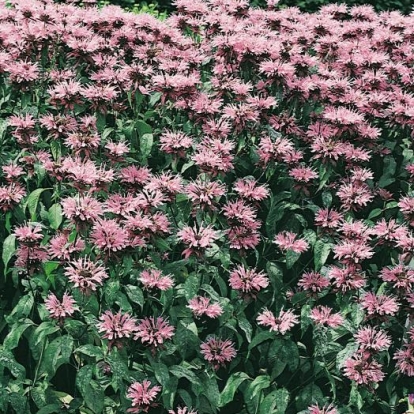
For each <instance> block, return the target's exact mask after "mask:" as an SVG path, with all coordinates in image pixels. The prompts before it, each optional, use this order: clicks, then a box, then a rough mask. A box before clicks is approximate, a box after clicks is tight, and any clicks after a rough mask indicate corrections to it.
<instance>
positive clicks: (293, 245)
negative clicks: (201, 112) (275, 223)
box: [273, 231, 309, 253]
mask: <svg viewBox="0 0 414 414" xmlns="http://www.w3.org/2000/svg"><path fill="white" fill-rule="evenodd" d="M296 237H297V234H295V233H292V232H290V231H284V232H282V233H279V234H277V235H276V237H275V240H274V241H273V243H275V244H277V245H278V246H279V249H280V250H282V252H285V251H287V250H292V251H293V252H295V253H303V252H305V251H306V250H308V248H309V245H308V243H307V242H306V241H305V240H304V239H296Z"/></svg>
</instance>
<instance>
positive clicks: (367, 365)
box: [344, 354, 384, 385]
mask: <svg viewBox="0 0 414 414" xmlns="http://www.w3.org/2000/svg"><path fill="white" fill-rule="evenodd" d="M381 369H382V365H381V364H379V363H378V362H377V361H374V360H370V358H367V357H366V356H364V354H354V355H353V356H352V357H351V358H349V359H347V360H346V361H345V370H344V374H345V376H346V377H348V378H349V379H350V380H352V381H355V382H356V383H357V384H365V385H369V384H371V383H373V382H375V383H377V382H381V381H382V380H383V378H384V373H383V372H382V371H381Z"/></svg>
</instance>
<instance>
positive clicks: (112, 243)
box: [91, 220, 128, 252]
mask: <svg viewBox="0 0 414 414" xmlns="http://www.w3.org/2000/svg"><path fill="white" fill-rule="evenodd" d="M91 239H92V240H93V242H94V244H95V246H97V247H98V248H99V249H100V250H104V251H109V252H112V251H113V252H116V251H118V250H122V249H124V248H125V247H126V246H127V243H128V233H127V231H126V230H125V229H123V228H122V227H120V226H119V225H118V223H117V222H116V221H115V220H100V221H99V222H97V223H95V225H94V226H93V230H92V233H91Z"/></svg>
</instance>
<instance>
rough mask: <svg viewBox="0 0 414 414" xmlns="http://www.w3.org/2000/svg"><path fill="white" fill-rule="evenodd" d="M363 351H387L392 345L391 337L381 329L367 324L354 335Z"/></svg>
mask: <svg viewBox="0 0 414 414" xmlns="http://www.w3.org/2000/svg"><path fill="white" fill-rule="evenodd" d="M354 338H355V341H356V343H357V344H358V345H359V349H360V350H361V351H374V352H379V351H385V350H386V349H388V348H389V346H390V345H391V339H390V337H389V336H388V335H387V334H386V333H385V332H384V331H383V330H381V329H376V328H372V327H370V326H366V327H364V328H360V329H358V331H357V333H356V334H355V335H354Z"/></svg>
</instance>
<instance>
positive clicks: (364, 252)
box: [334, 240, 374, 264]
mask: <svg viewBox="0 0 414 414" xmlns="http://www.w3.org/2000/svg"><path fill="white" fill-rule="evenodd" d="M334 252H335V256H334V257H335V258H337V259H339V260H341V261H342V262H343V263H351V264H353V263H360V262H362V261H364V260H366V259H370V258H371V257H372V256H373V255H374V252H373V251H372V249H371V248H370V247H369V246H367V245H365V244H364V243H363V242H360V241H357V240H352V241H342V242H341V243H340V244H338V245H336V246H335V247H334Z"/></svg>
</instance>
